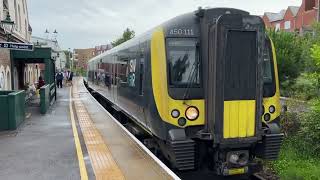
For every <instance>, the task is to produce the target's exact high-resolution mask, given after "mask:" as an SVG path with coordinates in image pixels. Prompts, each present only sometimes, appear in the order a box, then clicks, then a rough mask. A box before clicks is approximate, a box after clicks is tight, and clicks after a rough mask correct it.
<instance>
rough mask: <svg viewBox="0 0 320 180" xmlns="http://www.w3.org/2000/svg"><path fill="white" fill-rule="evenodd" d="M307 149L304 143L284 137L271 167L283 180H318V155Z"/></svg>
mask: <svg viewBox="0 0 320 180" xmlns="http://www.w3.org/2000/svg"><path fill="white" fill-rule="evenodd" d="M315 143H319V142H315ZM301 149H304V150H301ZM308 149H309V148H306V145H304V143H300V142H298V141H297V140H294V139H286V140H285V141H284V143H283V145H282V149H281V151H280V157H279V160H277V161H275V162H273V163H272V169H273V170H274V171H275V172H276V173H277V174H278V175H279V176H280V178H281V179H284V180H300V179H301V180H320V157H316V156H315V155H312V153H311V151H308ZM310 149H311V147H310Z"/></svg>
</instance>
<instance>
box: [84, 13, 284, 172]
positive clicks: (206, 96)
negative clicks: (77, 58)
mask: <svg viewBox="0 0 320 180" xmlns="http://www.w3.org/2000/svg"><path fill="white" fill-rule="evenodd" d="M88 84H89V86H90V88H92V89H94V90H95V91H96V92H98V93H100V94H101V95H102V96H103V97H104V99H105V100H106V101H107V102H108V103H110V105H111V106H112V107H114V109H115V110H116V111H119V112H122V113H123V114H126V115H127V116H128V117H129V118H130V120H132V121H131V123H126V124H131V126H132V127H134V128H131V130H133V131H132V132H133V133H138V132H139V131H140V130H143V131H145V132H147V133H148V134H149V135H151V136H152V137H153V138H152V140H150V139H149V140H148V141H145V142H146V145H147V146H149V147H150V148H152V149H155V152H161V153H160V154H161V155H162V156H163V157H164V158H166V159H167V160H168V161H169V162H170V164H171V167H172V168H175V169H177V170H181V171H186V170H196V169H209V170H211V171H214V172H215V173H217V174H219V175H225V176H226V175H235V174H247V173H253V172H254V171H256V170H257V169H258V166H259V163H257V162H256V159H257V158H261V159H269V160H272V159H276V158H277V157H278V154H279V150H280V145H281V142H282V138H283V135H282V134H281V133H280V128H279V116H280V109H281V108H280V99H279V96H280V95H279V82H278V74H277V65H276V57H275V52H274V47H273V45H272V42H271V40H270V39H269V38H268V37H267V36H266V32H265V28H264V23H263V21H262V19H261V18H260V17H258V16H251V15H249V13H248V12H245V11H241V10H236V9H227V8H214V9H199V10H197V11H195V12H192V13H188V14H184V15H181V16H178V17H176V18H174V19H172V20H170V21H168V22H166V23H164V24H162V25H160V26H158V27H157V28H155V29H152V30H151V31H148V32H147V33H145V34H143V35H141V36H138V37H136V38H134V39H132V40H130V41H129V42H126V43H124V44H122V45H120V46H118V47H116V48H113V49H112V50H110V51H109V52H107V53H105V54H102V55H100V56H98V57H96V58H94V59H93V60H91V61H90V62H89V71H88ZM132 122H133V123H132ZM151 141H152V142H151Z"/></svg>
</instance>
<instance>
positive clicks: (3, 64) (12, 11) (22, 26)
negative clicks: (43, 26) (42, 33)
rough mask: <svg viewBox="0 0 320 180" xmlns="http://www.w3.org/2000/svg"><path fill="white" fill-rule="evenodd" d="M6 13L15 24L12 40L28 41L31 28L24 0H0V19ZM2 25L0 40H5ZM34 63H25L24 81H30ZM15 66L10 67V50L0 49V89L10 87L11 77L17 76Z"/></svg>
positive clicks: (2, 18) (8, 88) (4, 16)
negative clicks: (26, 75)
mask: <svg viewBox="0 0 320 180" xmlns="http://www.w3.org/2000/svg"><path fill="white" fill-rule="evenodd" d="M7 13H9V15H10V16H11V20H12V21H14V23H15V26H14V29H13V34H12V36H11V38H10V41H12V42H20V43H27V42H30V37H31V32H32V29H31V27H30V25H29V16H28V6H27V1H26V0H0V20H4V19H5V18H6V16H7ZM7 40H8V39H7V37H6V35H5V32H4V29H3V27H0V41H7ZM34 68H35V65H27V66H26V67H25V71H26V72H25V74H28V79H26V81H28V82H31V81H33V80H34V78H33V73H34V72H33V70H34ZM16 72H17V71H16V69H15V67H12V64H11V60H10V50H7V49H0V90H11V89H12V81H11V80H12V78H13V79H16V78H18V75H17V73H16Z"/></svg>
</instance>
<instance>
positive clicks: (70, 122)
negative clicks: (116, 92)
mask: <svg viewBox="0 0 320 180" xmlns="http://www.w3.org/2000/svg"><path fill="white" fill-rule="evenodd" d="M27 111H28V112H29V114H31V116H30V117H29V118H28V119H27V120H26V121H25V122H24V123H23V124H22V125H21V126H20V128H19V129H18V130H16V131H10V132H9V131H7V132H1V133H0V179H26V180H29V179H30V180H31V179H68V180H69V179H72V180H73V179H83V180H86V179H99V180H100V179H101V180H102V179H115V180H116V179H119V180H121V179H179V178H178V176H176V175H175V174H174V173H173V172H172V171H171V170H170V169H168V168H167V167H166V166H165V165H164V164H163V163H162V162H161V161H159V160H158V159H157V158H156V157H155V156H154V155H153V154H152V153H151V152H150V151H149V150H148V149H146V148H145V147H144V146H143V145H142V144H141V143H140V142H139V141H138V140H137V139H136V138H135V137H134V136H132V135H131V134H130V133H129V132H128V131H127V130H126V129H125V128H124V127H123V126H122V125H121V124H120V123H118V121H116V120H115V119H114V118H113V117H112V116H111V115H110V114H109V113H108V112H107V111H106V110H105V109H104V108H103V107H102V106H101V105H100V104H99V103H98V102H97V101H96V100H95V99H94V98H93V97H92V96H91V95H90V93H89V92H88V91H87V89H86V88H85V86H84V84H83V83H82V79H81V78H77V79H75V80H74V83H73V87H64V88H63V89H58V90H57V101H56V103H55V104H54V105H53V106H52V107H51V108H50V109H49V110H48V112H47V114H46V115H41V114H40V113H39V110H38V107H28V108H27Z"/></svg>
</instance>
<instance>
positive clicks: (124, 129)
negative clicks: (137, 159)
mask: <svg viewBox="0 0 320 180" xmlns="http://www.w3.org/2000/svg"><path fill="white" fill-rule="evenodd" d="M81 80H82V79H80V80H77V83H78V81H80V82H81ZM77 85H78V84H77ZM88 93H89V91H88ZM89 97H90V98H91V99H92V100H93V101H95V102H96V103H97V105H98V106H100V107H101V110H102V111H104V112H105V113H106V114H108V115H109V117H110V118H111V119H112V120H113V121H114V122H115V123H116V124H118V126H119V127H120V128H121V129H122V130H123V131H124V132H125V134H126V135H128V136H129V137H130V138H131V139H132V140H133V141H134V142H135V143H136V144H137V146H138V148H139V149H141V150H142V151H144V152H146V153H147V154H148V155H149V156H150V157H151V158H152V159H153V160H154V161H155V162H156V163H157V164H158V165H159V166H160V167H161V168H163V169H164V171H165V172H166V173H168V174H169V175H170V176H171V178H172V179H174V180H181V179H180V177H178V176H177V175H176V174H175V173H174V172H173V171H172V170H171V169H169V168H168V167H167V166H166V165H165V164H164V163H163V162H162V161H161V160H159V159H158V157H156V156H155V155H154V154H153V153H152V152H151V151H150V150H149V149H148V148H147V147H146V146H145V145H143V144H142V142H140V141H139V140H138V139H137V138H136V137H135V136H134V135H132V134H131V133H130V132H129V131H128V130H127V129H126V128H125V127H124V126H123V125H122V124H121V123H120V122H119V121H117V120H116V119H115V118H114V117H113V116H112V115H111V114H110V113H109V112H108V111H107V110H106V109H105V108H104V107H103V106H102V105H101V104H100V103H99V102H98V101H97V100H96V99H95V98H94V97H93V96H92V95H89Z"/></svg>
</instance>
